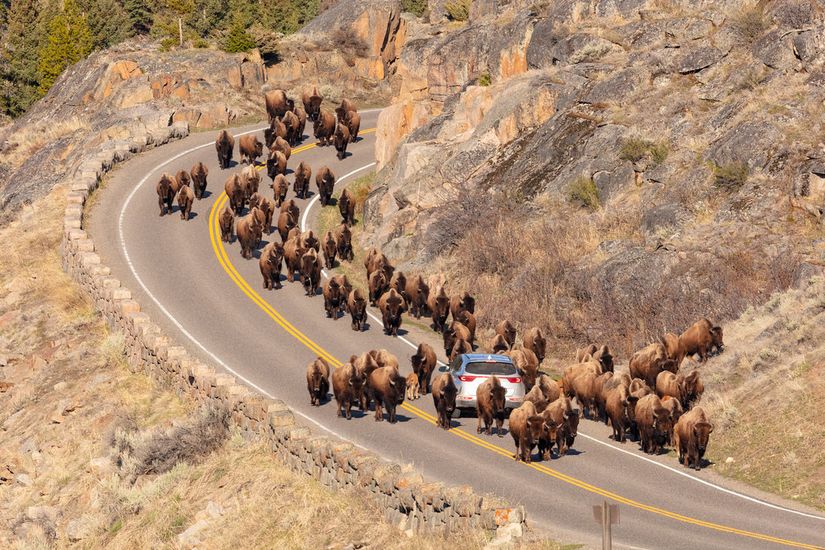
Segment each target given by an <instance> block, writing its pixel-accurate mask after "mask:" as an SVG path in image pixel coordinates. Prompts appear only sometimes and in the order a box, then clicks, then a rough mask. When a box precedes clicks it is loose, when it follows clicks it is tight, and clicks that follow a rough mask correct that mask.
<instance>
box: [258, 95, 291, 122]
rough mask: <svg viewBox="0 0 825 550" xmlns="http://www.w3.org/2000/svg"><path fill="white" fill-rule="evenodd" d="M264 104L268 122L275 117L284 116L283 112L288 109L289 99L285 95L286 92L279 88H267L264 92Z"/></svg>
mask: <svg viewBox="0 0 825 550" xmlns="http://www.w3.org/2000/svg"><path fill="white" fill-rule="evenodd" d="M264 105H265V106H266V114H267V115H269V122H270V124H271V123H272V121H274V120H275V119H278V118H281V117H282V116H284V113H286V112H287V110H288V109H289V100H288V99H287V97H286V92H285V91H283V90H280V89H276V90H269V91H268V92H266V93H265V94H264Z"/></svg>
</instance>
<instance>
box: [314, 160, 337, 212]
mask: <svg viewBox="0 0 825 550" xmlns="http://www.w3.org/2000/svg"><path fill="white" fill-rule="evenodd" d="M315 186H316V187H317V188H318V200H319V201H321V206H326V205H328V204H329V200H330V199H331V198H332V189H333V188H334V187H335V173H334V172H333V171H332V170H330V169H329V167H328V166H322V167H321V168H320V169H319V170H318V173H317V174H315Z"/></svg>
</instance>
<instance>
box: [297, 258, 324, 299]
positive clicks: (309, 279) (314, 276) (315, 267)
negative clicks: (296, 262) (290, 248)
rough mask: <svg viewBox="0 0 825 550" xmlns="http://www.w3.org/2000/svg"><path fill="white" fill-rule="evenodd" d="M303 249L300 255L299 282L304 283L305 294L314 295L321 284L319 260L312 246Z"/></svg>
mask: <svg viewBox="0 0 825 550" xmlns="http://www.w3.org/2000/svg"><path fill="white" fill-rule="evenodd" d="M302 248H303V247H302ZM305 250H306V252H304V255H303V256H301V282H302V283H304V290H305V291H306V295H307V296H315V295H316V294H318V291H319V290H320V285H321V260H320V259H319V258H318V253H317V252H315V249H314V248H309V249H305Z"/></svg>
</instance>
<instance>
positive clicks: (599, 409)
mask: <svg viewBox="0 0 825 550" xmlns="http://www.w3.org/2000/svg"><path fill="white" fill-rule="evenodd" d="M611 378H613V372H612V371H607V372H603V373H601V374H600V375H598V376H597V377H596V379H595V380H593V407H594V408H595V409H596V417H597V418H598V419H600V420H601V421H603V422H604V423H605V424H607V413H606V412H605V405H606V403H607V387H606V384H607V383H608V382H609V381H610V379H611Z"/></svg>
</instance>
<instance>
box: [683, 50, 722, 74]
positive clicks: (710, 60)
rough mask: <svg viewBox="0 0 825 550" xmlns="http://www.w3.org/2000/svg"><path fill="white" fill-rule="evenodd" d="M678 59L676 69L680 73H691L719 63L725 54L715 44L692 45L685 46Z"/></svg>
mask: <svg viewBox="0 0 825 550" xmlns="http://www.w3.org/2000/svg"><path fill="white" fill-rule="evenodd" d="M683 50H684V51H682V52H681V53H680V55H679V58H678V59H677V61H676V70H677V71H678V72H679V73H680V74H690V73H695V72H698V71H701V70H702V69H707V68H708V67H710V66H711V65H713V64H715V63H717V62H718V61H719V60H720V59H722V57H724V55H723V54H722V52H721V51H719V50H718V49H716V48H714V47H713V46H706V45H700V46H692V47H688V48H683Z"/></svg>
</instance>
